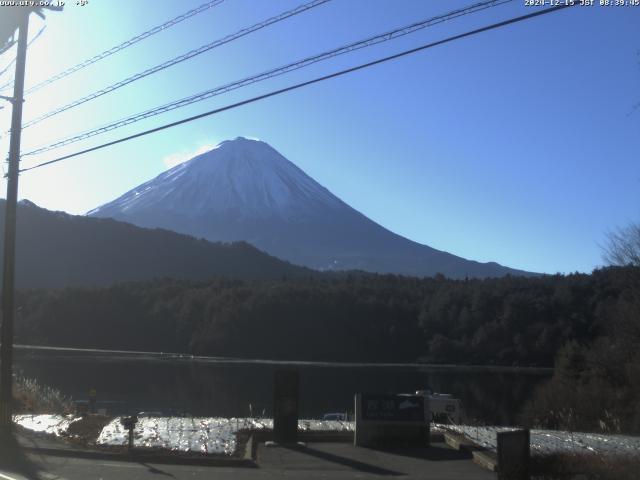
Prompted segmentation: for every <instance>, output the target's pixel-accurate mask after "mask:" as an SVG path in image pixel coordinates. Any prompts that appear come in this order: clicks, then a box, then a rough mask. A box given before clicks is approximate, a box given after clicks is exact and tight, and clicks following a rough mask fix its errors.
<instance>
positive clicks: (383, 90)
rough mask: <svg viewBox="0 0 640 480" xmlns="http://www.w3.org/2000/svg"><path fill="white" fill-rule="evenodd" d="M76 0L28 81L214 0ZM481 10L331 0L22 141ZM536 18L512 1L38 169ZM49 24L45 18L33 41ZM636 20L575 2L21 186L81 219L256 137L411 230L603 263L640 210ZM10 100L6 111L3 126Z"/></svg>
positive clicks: (415, 234) (449, 244) (201, 21)
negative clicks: (339, 73) (608, 243)
mask: <svg viewBox="0 0 640 480" xmlns="http://www.w3.org/2000/svg"><path fill="white" fill-rule="evenodd" d="M75 3H76V2H75V1H73V2H67V4H68V6H67V8H66V9H65V11H64V12H63V13H58V14H54V13H51V14H49V15H48V18H47V20H46V29H45V31H44V33H43V34H42V35H41V37H40V38H39V39H37V40H36V41H35V42H34V43H33V44H32V46H31V47H30V50H29V53H28V64H27V87H28V86H30V85H34V84H36V83H38V82H39V81H40V80H43V79H46V78H47V77H49V76H51V75H53V74H55V73H58V72H59V71H60V70H62V69H64V68H66V67H69V66H71V65H74V64H75V63H77V62H79V61H82V60H84V59H86V58H88V57H91V56H93V55H94V54H96V53H98V52H100V51H102V50H105V49H107V48H110V47H112V46H113V45H115V44H117V43H120V42H122V41H124V40H126V39H128V38H130V37H132V36H133V35H136V34H138V33H140V32H142V31H143V30H146V29H148V28H150V27H152V26H154V25H157V24H160V23H163V22H164V21H165V20H167V19H169V18H171V17H173V16H175V15H178V14H180V13H182V12H184V11H186V10H187V9H188V8H190V7H195V6H197V5H200V4H201V3H204V0H194V1H180V2H178V1H168V0H162V1H153V2H152V1H137V2H128V1H120V0H115V1H105V0H89V3H88V4H87V5H86V6H84V7H79V6H76V5H75ZM301 3H305V2H304V0H298V1H290V0H272V1H258V0H226V1H225V2H223V3H222V4H221V5H220V6H217V7H215V8H213V9H211V10H209V11H208V12H206V13H204V14H201V15H199V16H197V17H195V18H193V19H191V20H188V21H185V22H183V23H182V24H180V25H178V26H176V27H174V28H171V29H168V30H167V31H165V32H162V33H161V34H158V35H156V36H154V37H152V38H150V39H147V40H144V41H142V42H140V43H139V44H137V45H135V46H134V47H131V48H128V49H126V50H124V51H123V52H121V53H118V54H116V55H114V56H112V57H110V58H109V59H106V60H104V61H102V62H99V63H97V64H95V65H93V66H91V67H89V68H86V69H84V70H82V71H81V72H78V73H76V74H74V75H72V76H69V77H68V78H66V79H64V80H61V81H59V82H56V83H54V84H52V85H50V86H49V87H47V88H43V89H42V90H40V91H38V92H36V93H34V94H32V95H30V96H29V97H28V98H27V101H26V103H25V113H24V120H25V121H28V120H29V119H31V118H33V117H35V116H37V115H39V114H41V113H44V112H47V111H49V110H51V109H53V108H55V107H57V106H59V105H62V104H64V103H67V102H69V101H72V100H74V99H76V98H78V97H80V96H83V95H85V94H88V93H90V92H92V91H94V90H98V89H100V88H102V87H104V86H106V85H108V84H110V83H113V82H115V81H118V80H120V79H121V78H124V77H126V76H129V75H131V74H133V73H136V72H138V71H141V70H144V69H146V68H149V67H151V66H154V65H156V64H158V63H160V62H162V61H164V60H166V59H168V58H171V57H173V56H176V55H178V54H180V53H183V52H185V51H187V50H190V49H191V48H194V47H197V46H200V45H202V44H205V43H208V42H210V41H212V40H214V39H216V38H219V37H222V36H224V35H227V34H229V33H233V32H235V31H236V30H239V29H240V28H242V27H244V26H248V25H252V24H253V23H256V22H258V21H260V20H263V19H265V18H267V17H269V16H272V15H275V14H278V13H280V12H282V11H284V10H287V9H289V8H293V7H295V6H297V5H299V4H301ZM469 3H472V2H470V1H466V2H462V1H454V0H446V1H445V0H432V1H426V0H425V1H418V0H394V1H391V0H333V1H331V2H329V3H327V4H325V5H323V6H320V7H317V8H315V9H312V10H310V11H308V12H306V13H303V14H300V15H298V16H296V17H294V18H290V19H288V20H285V21H284V22H281V23H279V24H277V25H274V26H271V27H268V28H266V29H264V30H262V31H260V32H256V33H253V34H251V35H249V36H247V37H245V38H243V39H240V40H237V41H235V42H233V43H232V44H229V45H226V46H223V47H221V48H218V49H215V50H213V51H210V52H208V53H205V54H203V55H201V56H199V57H197V58H196V59H193V60H189V61H187V62H185V63H183V64H181V65H178V66H174V67H171V68H170V69H167V70H165V71H163V72H161V73H158V74H155V75H153V76H151V77H148V78H146V79H144V80H141V81H139V82H136V83H135V84H132V85H129V86H126V87H124V88H122V89H120V90H119V91H117V92H114V93H112V94H109V95H105V96H103V97H102V98H100V99H97V100H95V101H92V102H89V103H87V104H85V105H83V106H80V107H77V108H75V109H72V110H70V111H68V112H65V113H62V114H60V115H57V116H55V117H52V118H51V119H49V120H47V121H45V122H42V123H41V124H39V125H38V126H34V127H31V128H30V129H26V130H25V131H24V135H23V151H26V150H29V149H30V148H31V147H34V146H38V145H40V144H44V143H47V142H48V141H50V140H55V139H58V138H60V137H64V136H66V135H68V134H73V133H76V132H79V131H82V130H86V129H88V128H92V127H94V126H97V125H101V124H103V123H106V122H108V121H110V120H113V119H118V118H120V117H123V116H126V115H128V114H132V113H137V112H139V111H142V110H145V109H147V108H150V107H153V106H156V105H159V104H162V103H166V102H167V101H170V100H174V99H178V98H182V97H184V96H187V95H189V94H192V93H196V92H199V91H202V90H205V89H208V88H211V87H214V86H217V85H221V84H224V83H226V82H229V81H233V80H236V79H239V78H242V77H245V76H249V75H252V74H255V73H259V72H262V71H263V70H266V69H269V68H272V67H276V66H279V65H281V64H284V63H287V62H289V61H291V60H296V59H299V58H302V57H305V56H308V55H311V54H315V53H319V52H322V51H325V50H327V49H330V48H333V47H336V46H340V45H342V44H344V43H347V42H351V41H355V40H359V39H361V38H364V37H366V36H370V35H373V34H376V33H380V32H383V31H386V30H389V29H391V28H395V27H398V26H402V25H405V24H408V23H411V22H414V21H416V20H420V19H423V18H428V17H431V16H434V15H437V14H440V13H445V12H447V11H450V10H452V9H454V8H457V7H461V6H464V5H467V4H469ZM531 11H533V9H532V8H531V7H525V6H524V2H523V1H520V0H516V1H514V2H511V3H509V4H506V5H503V6H499V7H495V8H492V9H489V10H486V11H484V12H480V13H477V14H473V15H469V16H467V17H464V18H460V19H456V20H452V21H449V22H446V23H443V24H440V25H437V26H434V27H431V28H428V29H425V30H422V31H420V32H417V33H414V34H412V35H409V36H407V37H405V38H402V39H398V40H394V41H391V42H387V43H386V44H383V45H378V46H375V47H372V48H369V49H365V50H361V51H358V52H354V53H351V54H347V55H344V56H342V57H339V58H335V59H332V60H329V61H326V62H322V63H319V64H316V65H314V66H311V67H309V68H305V69H302V70H300V71H297V72H295V73H292V74H287V75H285V76H282V77H279V78H277V79H272V80H269V81H266V82H262V83H259V84H255V85H252V86H249V87H245V88H242V89H239V90H236V91H235V92H232V93H230V94H226V95H223V96H219V97H215V98H213V99H210V100H207V101H205V102H201V103H199V104H196V105H193V106H190V107H186V108H182V109H179V110H176V111H173V112H171V113H167V114H164V115H160V116H157V117H155V118H153V119H148V120H145V121H143V122H140V123H137V124H134V125H130V126H128V127H125V128H122V129H120V130H117V131H115V132H112V133H110V134H107V135H103V136H100V137H94V138H93V139H91V140H87V141H85V142H83V143H78V144H74V145H72V146H69V147H66V148H63V149H59V150H56V151H53V152H50V153H47V154H44V155H42V156H40V157H37V158H36V157H32V158H26V159H25V160H24V162H23V163H24V165H23V166H29V165H31V164H33V163H35V162H39V161H44V160H48V159H51V158H54V157H56V156H58V155H60V154H64V153H71V152H74V151H76V150H78V149H80V148H86V147H90V146H92V145H95V144H98V143H102V142H104V141H108V140H112V139H115V138H119V137H121V136H123V135H126V134H131V133H135V132H138V131H140V130H143V129H146V128H152V127H154V126H157V125H160V124H162V123H167V122H170V121H173V120H177V119H180V118H183V117H186V116H189V115H193V114H197V113H200V112H203V111H205V110H209V109H213V108H215V107H219V106H223V105H226V104H229V103H232V102H234V101H238V100H241V99H244V98H248V97H250V96H254V95H257V94H260V93H264V92H267V91H270V90H272V89H276V88H279V87H283V86H286V85H289V84H292V83H295V82H297V81H302V80H306V79H310V78H313V77H315V76H318V75H321V74H325V73H328V72H332V71H334V70H338V69H340V68H345V67H347V66H351V65H355V64H358V63H361V62H364V61H367V60H371V59H374V58H377V57H379V56H383V55H387V54H391V53H395V52H398V51H400V50H403V49H406V48H410V47H413V46H417V45H420V44H423V43H427V42H430V41H434V40H437V39H440V38H443V37H446V36H450V35H453V34H456V33H461V32H463V31H465V30H469V29H472V28H477V27H479V26H481V25H484V24H488V23H492V22H495V21H499V20H503V19H506V18H508V17H511V16H515V15H521V14H524V13H527V12H531ZM44 24H45V22H42V21H41V20H39V19H36V18H35V17H34V20H33V21H32V23H31V34H32V35H34V34H35V33H37V31H38V30H39V29H40V28H41V26H42V25H44ZM639 26H640V7H599V6H594V7H574V8H572V9H568V10H565V11H562V12H559V13H554V14H551V15H547V16H543V17H541V18H537V19H534V20H530V21H527V22H525V23H520V24H516V25H512V26H508V27H505V28H501V29H498V30H495V31H492V32H487V33H483V34H481V35H478V36H475V37H471V38H467V39H463V40H460V41H457V42H453V43H450V44H447V45H444V46H440V47H437V48H434V49H430V50H428V51H424V52H421V53H418V54H415V55H413V56H410V57H406V58H403V59H400V60H397V61H394V62H390V63H387V64H384V65H380V66H377V67H374V68H371V69H367V70H364V71H360V72H357V73H354V74H352V75H349V76H347V77H342V78H339V79H335V80H331V81H327V82H323V83H322V84H318V85H314V86H311V87H309V88H306V89H303V90H299V91H296V92H292V93H289V94H285V95H283V96H279V97H275V98H271V99H268V100H265V101H263V102H259V103H255V104H252V105H249V106H246V107H241V108H238V109H236V110H233V111H230V112H226V113H223V114H220V115H217V116H214V117H209V118H207V119H203V120H199V121H197V122H193V123H190V124H187V125H183V126H180V127H177V128H174V129H171V130H166V131H164V132H162V133H158V134H154V135H151V136H148V137H145V138H141V139H137V140H134V141H131V142H127V143H125V144H121V145H118V146H115V147H111V148H108V149H104V150H101V151H99V152H95V153H91V154H88V155H84V156H81V157H77V158H75V159H72V160H69V161H66V162H62V163H60V164H58V165H55V166H51V167H47V168H42V169H39V170H34V171H32V172H28V173H25V174H23V175H22V176H21V178H20V197H21V198H28V199H30V200H32V201H34V202H35V203H37V204H38V205H40V206H43V207H46V208H49V209H53V210H64V211H67V212H70V213H76V214H82V213H84V212H86V211H88V210H90V209H91V208H94V207H96V206H98V205H100V204H102V203H105V202H107V201H109V200H112V199H113V198H115V197H117V196H119V195H120V194H122V193H124V192H125V191H127V190H129V189H130V188H132V187H134V186H136V185H138V184H139V183H142V182H143V181H146V180H148V179H149V178H151V177H153V176H155V175H157V174H159V173H161V172H162V171H163V170H165V169H167V168H168V165H172V164H175V162H177V161H180V160H182V159H186V158H189V156H190V155H192V154H193V153H195V152H196V151H198V150H201V149H204V148H207V147H208V146H213V145H215V144H217V143H218V142H220V141H222V140H225V139H229V138H234V137H236V136H239V135H243V136H248V137H254V138H260V139H262V140H264V141H266V142H268V143H270V144H271V145H272V146H274V147H275V148H276V149H277V150H279V151H280V152H281V153H282V154H283V155H285V156H286V157H287V158H289V159H290V160H291V161H293V162H294V163H296V164H297V165H298V166H300V167H301V168H302V169H303V170H304V171H306V172H307V173H308V174H309V175H311V176H312V177H313V178H315V179H316V180H317V181H318V182H320V183H321V184H323V185H324V186H326V187H327V188H329V190H331V191H332V192H333V193H334V194H336V195H337V196H338V197H340V198H341V199H343V200H344V201H345V202H347V203H349V204H350V205H351V206H353V207H354V208H356V209H358V210H359V211H361V212H362V213H364V214H365V215H367V216H369V217H370V218H372V219H373V220H375V221H376V222H378V223H380V224H382V225H384V226H385V227H387V228H389V229H390V230H393V231H395V232H397V233H399V234H401V235H403V236H405V237H408V238H410V239H412V240H415V241H418V242H420V243H424V244H428V245H430V246H432V247H435V248H438V249H441V250H446V251H449V252H451V253H454V254H456V255H460V256H463V257H465V258H470V259H474V260H479V261H497V262H499V263H501V264H504V265H508V266H511V267H515V268H521V269H526V270H533V271H540V272H549V273H555V272H573V271H583V272H589V271H591V270H592V269H593V268H595V267H597V266H599V265H601V263H602V260H601V249H600V246H599V245H601V244H602V243H603V242H604V241H605V234H606V232H607V231H608V230H610V229H613V228H615V227H616V226H619V225H624V224H626V223H628V222H629V221H632V220H637V219H639V218H640V208H639V207H640V202H639V200H640V199H639V196H640V195H639V192H640V171H639V170H640V162H638V152H640V134H639V133H640V110H638V111H636V112H634V111H633V106H634V105H635V104H637V103H639V102H640V55H639V54H638V51H639V50H640V36H639V35H638V32H639V31H640V30H639V29H638V27H639ZM12 52H13V51H11V52H8V53H6V54H4V55H3V56H2V57H0V70H1V69H2V67H4V65H6V63H8V62H9V61H10V60H11V58H12V55H13V53H12ZM7 79H8V77H7V76H6V75H5V76H3V77H2V78H0V83H4V81H6V80H7ZM3 93H5V94H6V93H7V92H3ZM9 113H10V112H9V109H8V108H5V109H3V110H0V126H2V130H6V128H8V126H9ZM0 148H1V149H2V151H7V149H8V143H7V141H6V139H3V140H1V141H0ZM1 188H2V189H3V191H4V189H5V186H4V185H2V186H1Z"/></svg>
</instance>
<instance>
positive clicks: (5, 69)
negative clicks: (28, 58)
mask: <svg viewBox="0 0 640 480" xmlns="http://www.w3.org/2000/svg"><path fill="white" fill-rule="evenodd" d="M45 28H47V26H46V25H45V26H43V27H42V28H41V29H40V30H39V31H38V33H36V34H35V36H34V37H33V38H32V39H31V41H30V42H29V43H27V48H29V47H30V46H31V45H32V44H33V42H35V41H36V40H37V39H38V37H39V36H40V35H42V32H44V30H45ZM16 58H17V57H13V60H11V61H10V62H9V64H8V65H7V66H6V67H4V68H3V69H2V70H0V77H1V76H2V75H4V74H5V72H6V71H7V70H9V69H10V68H11V66H12V65H13V64H14V63H16ZM8 85H13V78H12V79H11V80H9V81H8V82H7V83H5V84H4V85H2V86H0V90H2V89H4V88H5V87H6V86H8Z"/></svg>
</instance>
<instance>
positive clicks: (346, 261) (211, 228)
mask: <svg viewBox="0 0 640 480" xmlns="http://www.w3.org/2000/svg"><path fill="white" fill-rule="evenodd" d="M88 215H90V216H95V217H113V218H115V219H118V220H123V221H127V222H130V223H133V224H135V225H139V226H143V227H160V228H166V229H169V230H174V231H177V232H180V233H187V234H190V235H193V236H196V237H202V238H206V239H209V240H213V241H233V240H244V241H247V242H249V243H252V244H253V245H255V246H257V247H258V248H260V249H262V250H265V251H266V252H268V253H270V254H272V255H275V256H277V257H280V258H283V259H286V260H289V261H291V262H293V263H297V264H301V265H306V266H309V267H312V268H317V269H362V270H367V271H374V272H385V273H386V272H390V273H401V274H407V275H418V276H423V275H434V274H435V273H438V272H441V273H444V274H445V275H447V276H450V277H454V278H463V277H466V276H469V277H487V276H501V275H504V274H507V273H511V274H525V272H519V271H517V270H512V269H509V268H506V267H502V266H500V265H498V264H496V263H493V262H490V263H479V262H474V261H469V260H465V259H463V258H460V257H457V256H454V255H451V254H449V253H446V252H441V251H439V250H435V249H433V248H431V247H428V246H426V245H421V244H418V243H416V242H413V241H411V240H408V239H406V238H403V237H401V236H399V235H396V234H394V233H393V232H390V231H388V230H387V229H385V228H384V227H382V226H380V225H378V224H376V223H375V222H373V221H371V220H370V219H368V218H367V217H365V216H364V215H362V214H361V213H359V212H357V211H356V210H354V209H353V208H351V207H350V206H348V205H347V204H345V203H344V202H342V201H341V200H340V199H339V198H337V197H336V196H335V195H333V194H332V193H331V192H329V191H328V190H327V189H326V188H324V187H323V186H321V185H320V184H318V183H317V182H316V181H315V180H313V179H312V178H311V177H309V176H308V175H306V174H305V173H304V172H303V171H302V170H300V169H299V168H298V167H297V166H295V165H294V164H293V163H291V162H290V161H289V160H287V159H286V158H285V157H283V156H282V155H281V154H280V153H278V152H277V151H276V150H275V149H273V148H272V147H271V146H269V145H268V144H266V143H264V142H261V141H257V140H248V139H246V138H242V137H238V138H236V139H234V140H228V141H225V142H222V143H220V144H219V145H218V146H216V147H215V148H214V149H213V150H211V151H209V152H206V153H204V154H202V155H199V156H197V157H194V158H193V159H191V160H189V161H188V162H185V163H183V164H180V165H178V166H176V167H174V168H172V169H170V170H167V171H166V172H164V173H162V174H160V175H159V176H157V177H156V178H154V179H152V180H150V181H148V182H146V183H144V184H142V185H140V186H138V187H136V188H134V189H133V190H131V191H129V192H127V193H125V194H124V195H122V196H121V197H119V198H117V199H116V200H114V201H112V202H110V203H107V204H105V205H103V206H101V207H98V208H96V209H94V210H92V211H90V212H89V213H88Z"/></svg>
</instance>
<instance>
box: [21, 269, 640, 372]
mask: <svg viewBox="0 0 640 480" xmlns="http://www.w3.org/2000/svg"><path fill="white" fill-rule="evenodd" d="M639 278H640V268H638V267H608V268H604V269H599V270H595V271H594V272H593V273H591V274H572V275H553V276H540V277H534V278H522V277H510V276H507V277H503V278H494V279H484V280H476V279H468V280H450V279H446V278H444V277H442V276H436V277H435V278H423V279H418V278H411V277H402V276H396V275H374V274H356V273H352V274H345V275H333V276H309V277H305V278H296V279H290V278H287V277H282V278H281V279H279V280H263V281H257V280H256V281H251V280H228V279H227V280H225V279H218V280H213V281H209V282H194V281H185V280H170V279H166V280H155V281H148V282H134V283H122V284H117V285H113V286H110V287H102V288H66V289H60V290H29V291H22V292H20V293H19V296H18V305H19V306H20V308H19V312H18V319H17V323H16V342H17V343H24V344H42V345H52V346H68V347H80V348H83V347H86V348H108V349H130V350H146V351H149V350H153V351H165V352H177V353H187V354H195V355H212V356H231V357H242V358H270V359H292V360H311V361H314V360H326V361H374V362H383V361H384V362H406V361H424V362H433V363H455V364H487V365H491V364H494V365H518V366H553V365H554V360H555V359H556V356H557V354H558V353H559V352H561V349H562V348H563V347H565V346H566V345H568V344H572V345H577V346H579V347H580V348H583V347H584V348H587V347H586V346H587V345H592V344H593V342H595V341H596V339H599V338H605V337H606V336H610V335H614V331H617V330H616V329H619V327H618V326H617V325H618V323H619V319H620V316H621V314H620V311H621V308H622V307H620V306H619V305H620V302H622V301H624V299H626V298H627V297H629V296H630V295H631V293H630V292H631V291H633V289H634V288H635V287H634V285H636V284H637V283H638V279H639ZM634 282H635V283H634Z"/></svg>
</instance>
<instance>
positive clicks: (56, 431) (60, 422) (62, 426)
mask: <svg viewBox="0 0 640 480" xmlns="http://www.w3.org/2000/svg"><path fill="white" fill-rule="evenodd" d="M80 418H81V417H76V416H74V415H25V414H20V415H14V416H13V421H14V423H16V424H17V425H20V426H21V427H23V428H26V429H28V430H31V431H33V432H39V433H48V434H51V435H57V436H60V435H66V434H67V432H68V431H69V425H71V424H72V423H73V422H76V421H78V420H80Z"/></svg>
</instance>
